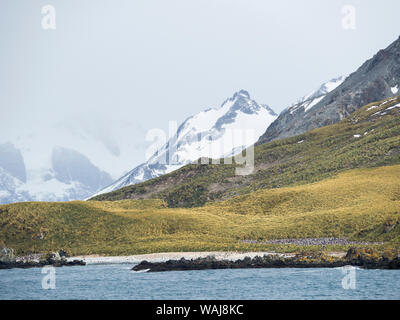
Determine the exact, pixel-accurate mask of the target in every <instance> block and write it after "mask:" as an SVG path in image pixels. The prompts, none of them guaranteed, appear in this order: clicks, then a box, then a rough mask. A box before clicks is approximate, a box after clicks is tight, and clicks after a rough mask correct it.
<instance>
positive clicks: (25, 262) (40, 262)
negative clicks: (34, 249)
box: [0, 248, 86, 269]
mask: <svg viewBox="0 0 400 320" xmlns="http://www.w3.org/2000/svg"><path fill="white" fill-rule="evenodd" d="M66 257H67V255H66V253H65V251H63V250H60V251H58V252H52V253H47V254H36V255H31V256H26V257H15V256H14V250H13V249H9V248H3V249H1V250H0V269H13V268H22V269H27V268H41V267H44V266H49V265H50V266H53V267H63V266H84V265H86V263H85V262H84V261H82V260H72V261H68V260H67V258H66Z"/></svg>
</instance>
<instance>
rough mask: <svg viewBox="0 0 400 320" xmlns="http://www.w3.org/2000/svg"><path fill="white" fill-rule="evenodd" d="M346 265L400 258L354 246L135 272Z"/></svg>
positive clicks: (393, 264) (385, 265)
mask: <svg viewBox="0 0 400 320" xmlns="http://www.w3.org/2000/svg"><path fill="white" fill-rule="evenodd" d="M346 265H353V266H358V267H362V268H366V269H400V258H399V256H397V255H396V256H395V257H393V258H385V257H379V256H378V255H377V254H376V252H375V251H373V250H370V249H367V250H366V249H363V250H360V249H355V248H351V249H350V250H349V251H348V253H347V255H346V257H345V258H336V257H332V256H329V255H327V254H325V253H324V252H318V253H299V254H297V255H295V256H292V257H284V256H281V255H264V256H263V257H259V256H257V257H255V258H253V259H251V258H249V257H246V258H244V259H243V260H236V261H230V260H217V259H215V258H214V257H206V258H199V259H196V260H187V259H185V258H182V259H180V260H168V261H166V262H148V261H142V262H141V263H140V264H138V265H136V266H134V267H133V268H132V270H133V271H143V270H148V271H149V272H163V271H184V270H207V269H246V268H337V267H343V266H346Z"/></svg>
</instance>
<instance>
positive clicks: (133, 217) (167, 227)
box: [0, 165, 400, 255]
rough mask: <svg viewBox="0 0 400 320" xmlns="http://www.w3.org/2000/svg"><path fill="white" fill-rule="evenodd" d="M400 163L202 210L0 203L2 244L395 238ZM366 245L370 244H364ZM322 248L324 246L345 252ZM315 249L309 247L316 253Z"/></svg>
mask: <svg viewBox="0 0 400 320" xmlns="http://www.w3.org/2000/svg"><path fill="white" fill-rule="evenodd" d="M399 220H400V165H397V166H387V167H381V168H374V169H357V170H351V171H349V172H346V173H342V174H339V175H338V176H337V177H334V178H330V179H325V180H323V181H320V182H317V183H312V184H306V185H299V186H293V187H285V188H280V189H271V190H265V189H264V190H259V191H257V192H254V193H251V194H246V195H242V196H239V197H235V198H232V199H229V200H226V201H222V202H218V203H210V204H208V205H206V206H204V207H201V208H191V209H187V208H166V203H165V202H164V201H162V200H144V201H143V200H122V201H115V202H111V201H87V202H83V201H75V202H67V203H44V202H43V203H40V202H31V203H16V204H10V205H2V206H0V242H1V243H3V244H4V245H6V246H7V247H10V248H14V249H15V250H16V253H17V254H24V253H29V252H48V251H55V250H59V249H64V250H66V251H67V252H68V253H70V254H73V255H78V254H105V255H128V254H139V253H151V252H168V251H169V252H173V251H219V250H237V251H258V250H274V251H286V252H294V251H302V250H304V247H301V246H295V245H270V244H269V245H267V244H262V243H258V244H250V243H245V242H243V240H259V241H262V240H267V239H279V238H308V237H348V238H349V239H351V240H362V241H374V242H375V241H385V242H387V244H385V245H375V246H373V247H376V248H377V249H379V250H381V251H383V250H384V249H385V248H386V247H388V246H389V247H395V246H397V245H398V244H399V243H400V226H399ZM369 246H370V245H369ZM347 248H348V246H326V247H324V248H323V249H324V250H341V251H343V250H346V249H347ZM320 249H322V248H321V247H318V246H314V247H311V248H309V247H307V250H310V251H313V250H320Z"/></svg>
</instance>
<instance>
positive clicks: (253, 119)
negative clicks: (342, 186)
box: [96, 90, 277, 195]
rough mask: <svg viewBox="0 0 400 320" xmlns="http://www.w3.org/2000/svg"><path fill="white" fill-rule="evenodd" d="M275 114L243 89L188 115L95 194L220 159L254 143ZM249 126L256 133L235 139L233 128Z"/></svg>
mask: <svg viewBox="0 0 400 320" xmlns="http://www.w3.org/2000/svg"><path fill="white" fill-rule="evenodd" d="M276 117H277V115H276V113H275V112H274V111H273V110H272V109H271V108H270V107H269V106H267V105H259V104H257V102H256V101H254V100H252V99H250V94H249V93H248V92H247V91H246V90H240V91H238V92H236V93H234V95H233V96H232V97H230V98H228V99H226V100H225V101H224V103H223V104H222V105H221V107H220V108H216V109H214V108H211V109H207V110H205V111H202V112H199V113H198V114H196V115H193V116H191V117H189V118H187V119H186V120H185V121H184V122H183V123H182V124H181V125H180V126H179V127H178V131H177V134H176V137H174V138H172V139H170V140H169V141H168V142H167V143H166V144H165V145H164V146H163V147H162V148H160V149H159V150H157V151H156V152H155V153H154V155H153V156H152V157H151V158H150V159H149V160H148V161H147V162H145V163H143V164H141V165H139V166H137V167H136V168H134V169H133V170H131V171H130V172H128V173H127V174H126V175H125V176H123V177H121V178H120V179H118V180H117V181H116V182H114V183H113V184H112V185H110V186H108V187H107V188H105V189H104V190H102V191H101V192H99V193H97V194H96V195H99V194H102V193H105V192H110V191H114V190H117V189H119V188H122V187H124V186H128V185H132V184H136V183H139V182H143V181H145V180H148V179H151V178H155V177H158V176H160V175H163V174H166V173H169V172H171V171H173V170H176V169H178V168H180V167H182V166H184V165H185V164H188V163H191V162H193V161H196V160H197V159H199V158H200V157H207V158H213V159H218V158H224V157H226V156H231V155H234V154H237V153H239V152H240V151H242V150H243V149H244V148H246V147H248V146H250V145H252V144H254V143H255V142H256V141H257V139H258V138H259V137H260V136H261V134H262V133H263V132H264V131H265V129H266V128H267V127H268V126H269V125H270V124H271V123H272V122H273V121H274V120H275V119H276ZM250 130H252V131H253V132H254V137H246V138H245V141H242V139H232V132H233V131H237V132H240V131H242V132H247V131H250ZM234 140H235V141H234ZM171 159H172V161H171Z"/></svg>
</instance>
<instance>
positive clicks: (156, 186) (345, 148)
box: [94, 97, 400, 207]
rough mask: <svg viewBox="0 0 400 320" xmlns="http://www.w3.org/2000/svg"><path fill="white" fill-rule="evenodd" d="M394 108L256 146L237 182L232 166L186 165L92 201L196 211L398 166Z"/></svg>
mask: <svg viewBox="0 0 400 320" xmlns="http://www.w3.org/2000/svg"><path fill="white" fill-rule="evenodd" d="M399 102H400V97H397V99H394V100H390V99H387V100H383V101H380V102H375V103H371V104H369V105H367V106H365V107H363V108H361V109H360V110H358V111H356V112H355V113H354V114H352V115H351V116H350V117H349V118H346V119H344V120H342V121H341V122H339V123H337V124H334V125H330V126H327V127H323V128H319V129H316V130H313V131H310V132H308V133H305V134H302V135H299V136H296V137H293V138H289V139H284V140H279V141H274V142H271V143H267V144H263V145H258V146H256V148H255V171H254V173H253V174H251V175H248V176H236V175H235V165H234V164H233V165H223V164H220V165H200V164H198V165H197V164H191V165H187V166H185V167H183V168H181V169H179V170H177V171H174V172H172V173H170V174H167V175H165V176H161V177H159V178H156V179H152V180H149V181H146V182H144V183H141V184H137V185H133V186H128V187H125V188H122V189H120V190H117V191H115V192H112V193H108V194H103V195H99V196H97V197H95V198H94V200H101V201H103V200H121V199H148V198H159V199H163V200H164V201H165V202H166V203H167V204H168V206H169V207H196V206H202V205H204V204H205V203H208V202H212V201H214V200H218V201H219V200H223V199H229V198H231V197H233V196H237V195H241V194H246V193H250V192H253V191H256V190H260V189H271V188H280V187H284V186H293V185H301V184H306V183H311V182H315V181H321V180H322V179H325V178H328V177H332V176H335V175H336V174H338V173H340V172H344V171H346V170H350V169H354V168H368V167H378V166H383V165H393V164H399V163H400V117H399V113H400V108H391V107H392V106H394V105H395V104H398V103H399ZM373 106H374V108H371V107H373ZM379 112H381V113H380V114H379Z"/></svg>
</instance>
